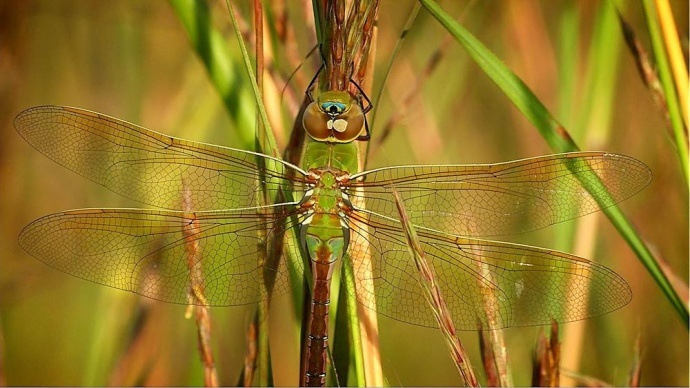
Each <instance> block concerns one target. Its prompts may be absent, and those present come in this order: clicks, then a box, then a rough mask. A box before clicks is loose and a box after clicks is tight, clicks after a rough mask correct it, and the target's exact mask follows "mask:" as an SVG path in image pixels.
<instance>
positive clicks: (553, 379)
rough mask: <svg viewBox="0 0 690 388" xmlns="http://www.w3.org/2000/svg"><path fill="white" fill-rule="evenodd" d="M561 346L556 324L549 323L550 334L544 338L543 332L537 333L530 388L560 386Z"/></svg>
mask: <svg viewBox="0 0 690 388" xmlns="http://www.w3.org/2000/svg"><path fill="white" fill-rule="evenodd" d="M560 361H561V344H560V343H559V342H558V323H557V322H555V321H554V322H552V323H551V334H550V336H549V338H546V335H544V331H540V332H539V338H538V339H537V348H536V350H535V354H534V367H533V369H532V386H534V387H558V386H560Z"/></svg>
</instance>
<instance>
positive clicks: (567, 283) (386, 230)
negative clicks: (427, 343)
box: [345, 213, 632, 330]
mask: <svg viewBox="0 0 690 388" xmlns="http://www.w3.org/2000/svg"><path fill="white" fill-rule="evenodd" d="M350 224H351V226H352V233H353V234H354V236H353V237H352V238H351V241H354V242H355V243H354V244H353V243H352V242H351V245H350V250H349V257H350V258H351V259H350V260H348V261H346V262H345V263H346V264H345V265H351V266H352V267H353V273H354V276H355V279H354V280H355V281H354V283H355V284H356V290H349V292H351V293H352V294H354V295H356V297H357V300H358V302H359V303H361V304H363V305H365V306H367V307H369V308H371V309H374V310H376V311H377V312H379V313H380V314H382V315H385V316H387V317H390V318H393V319H396V320H400V321H403V322H407V323H411V324H416V325H421V326H429V327H436V326H437V325H438V324H437V322H436V320H435V319H434V315H433V312H432V310H431V308H430V307H429V305H428V303H427V302H426V300H425V298H424V294H423V289H422V287H421V285H420V283H419V280H418V279H419V277H420V273H419V271H418V270H417V268H416V267H415V264H414V261H413V259H412V257H411V254H410V253H409V251H408V248H407V246H406V242H405V235H404V234H403V231H402V229H401V226H400V223H399V222H397V221H395V220H392V219H387V218H384V217H380V216H377V215H375V214H363V213H355V214H352V215H351V217H350ZM417 233H418V235H419V240H420V242H421V245H422V248H423V250H424V252H425V253H426V257H427V260H428V262H429V264H430V265H431V267H432V268H433V270H434V272H435V280H436V282H437V284H438V285H439V287H440V289H441V291H442V293H443V297H444V299H445V301H446V304H447V306H448V308H449V310H450V312H451V315H452V318H453V321H454V323H455V326H456V328H457V329H458V330H476V329H478V328H479V327H483V328H490V329H496V328H506V327H517V326H533V325H542V324H549V323H550V322H551V321H552V319H554V320H556V321H558V322H570V321H576V320H580V319H585V318H589V317H594V316H598V315H601V314H605V313H608V312H611V311H613V310H616V309H618V308H620V307H622V306H624V305H625V304H627V303H628V302H629V301H630V299H631V297H632V294H631V291H630V287H629V286H628V284H627V283H626V282H625V280H623V279H622V278H621V277H620V276H618V275H617V274H616V273H615V272H613V271H611V270H609V269H608V268H606V267H604V266H602V265H599V264H596V263H594V262H591V261H587V260H585V259H582V258H579V257H577V256H573V255H569V254H566V253H562V252H557V251H550V250H546V249H542V248H536V247H530V246H524V245H517V244H509V243H503V242H497V241H488V240H478V239H467V238H461V237H454V236H448V235H440V234H437V233H435V232H434V231H432V230H428V229H421V228H420V229H417ZM362 242H364V244H362ZM367 260H370V264H369V263H368V262H367ZM345 272H346V273H347V271H345Z"/></svg>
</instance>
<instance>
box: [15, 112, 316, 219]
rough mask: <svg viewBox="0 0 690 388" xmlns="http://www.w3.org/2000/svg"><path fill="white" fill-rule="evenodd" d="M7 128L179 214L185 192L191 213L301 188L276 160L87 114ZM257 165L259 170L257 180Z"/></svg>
mask: <svg viewBox="0 0 690 388" xmlns="http://www.w3.org/2000/svg"><path fill="white" fill-rule="evenodd" d="M14 125H15V127H16V128H17V131H18V132H19V134H21V135H22V136H23V137H24V139H26V141H27V142H28V143H29V144H31V145H32V146H33V147H34V148H36V149H37V150H38V151H40V152H41V153H43V154H45V155H46V156H48V157H49V158H51V159H53V160H54V161H56V162H57V163H59V164H61V165H63V166H65V167H67V168H68V169H70V170H72V171H74V172H76V173H77V174H79V175H82V176H84V177H86V178H88V179H91V180H92V181H94V182H97V183H99V184H101V185H103V186H105V187H107V188H109V189H111V190H113V191H114V192H116V193H118V194H121V195H123V196H125V197H128V198H131V199H134V200H136V201H139V202H141V203H145V204H149V205H152V206H156V207H159V208H163V209H170V210H181V209H183V206H182V198H183V194H184V193H185V191H186V190H185V187H191V188H193V193H192V194H191V195H192V198H191V200H192V201H193V202H194V206H195V210H199V211H204V210H217V209H234V208H243V207H250V206H255V205H256V204H257V203H256V198H255V195H256V194H257V193H260V192H261V190H260V188H259V181H263V182H265V184H266V188H267V192H268V194H269V195H270V197H271V198H275V193H276V192H277V190H279V188H280V187H281V186H283V185H285V184H287V183H288V181H292V182H293V184H294V186H297V187H295V189H296V190H301V187H302V183H301V182H302V180H301V178H302V177H303V176H304V172H303V171H302V170H301V169H300V168H298V167H296V166H294V165H292V164H289V163H287V162H284V161H281V160H279V159H275V158H271V157H269V156H266V155H262V154H258V153H253V152H249V151H243V150H237V149H232V148H225V147H220V146H215V145H210V144H203V143H196V142H192V141H186V140H182V139H177V138H174V137H170V136H166V135H163V134H161V133H158V132H154V131H150V130H148V129H146V128H142V127H139V126H136V125H134V124H130V123H127V122H124V121H121V120H118V119H115V118H112V117H109V116H106V115H102V114H99V113H95V112H91V111H87V110H82V109H77V108H69V107H62V106H38V107H34V108H30V109H27V110H25V111H23V112H21V113H20V114H19V115H18V116H17V117H16V119H15V121H14ZM259 161H260V162H261V163H262V164H264V165H265V166H266V171H265V174H264V175H261V174H260V170H259V168H258V167H257V163H258V162H259ZM288 175H291V176H294V178H288Z"/></svg>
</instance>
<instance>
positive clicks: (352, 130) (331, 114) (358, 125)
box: [302, 91, 365, 143]
mask: <svg viewBox="0 0 690 388" xmlns="http://www.w3.org/2000/svg"><path fill="white" fill-rule="evenodd" d="M364 120H365V119H364V113H363V112H362V108H361V107H360V106H359V104H358V103H357V101H356V100H355V99H354V98H353V97H352V96H350V94H348V93H346V92H338V91H329V92H323V93H321V94H320V95H319V96H318V98H317V99H316V101H313V102H312V103H311V104H309V106H308V107H307V109H306V110H305V111H304V116H303V117H302V125H304V130H305V131H307V134H308V135H309V137H311V138H312V139H314V140H316V141H323V142H328V143H350V142H352V141H354V140H356V139H357V138H358V137H359V136H360V134H361V133H362V130H363V129H364Z"/></svg>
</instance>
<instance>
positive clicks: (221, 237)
mask: <svg viewBox="0 0 690 388" xmlns="http://www.w3.org/2000/svg"><path fill="white" fill-rule="evenodd" d="M267 226H268V227H269V232H268V234H267V235H265V236H264V237H260V234H259V232H260V231H261V230H262V229H263V228H266V227H267ZM292 227H294V224H292V222H291V221H290V218H289V217H288V218H284V217H277V216H275V215H270V214H269V215H259V214H257V212H256V210H237V211H235V210H232V211H216V212H197V213H183V212H170V211H155V210H143V209H83V210H72V211H67V212H62V213H56V214H52V215H49V216H45V217H43V218H40V219H38V220H36V221H34V222H32V223H31V224H29V225H27V226H26V227H25V228H24V230H23V231H22V232H21V234H20V236H19V243H20V245H21V246H22V247H23V248H24V249H25V250H26V251H27V252H29V253H30V254H31V255H33V256H35V257H36V258H37V259H39V260H41V261H43V262H44V263H46V264H48V265H50V266H52V267H54V268H57V269H59V270H61V271H63V272H66V273H68V274H70V275H74V276H77V277H80V278H83V279H86V280H89V281H92V282H95V283H99V284H103V285H106V286H110V287H114V288H118V289H121V290H126V291H130V292H134V293H137V294H140V295H143V296H146V297H149V298H153V299H157V300H161V301H165V302H171V303H181V304H189V303H193V302H194V300H195V299H190V292H192V288H193V286H194V290H195V291H197V290H198V291H201V292H202V294H203V298H204V299H205V300H206V303H207V304H208V305H212V306H237V305H244V304H249V303H255V302H258V301H260V300H261V299H262V293H261V292H260V291H261V288H262V285H263V284H264V283H268V284H272V290H273V292H272V295H277V294H283V293H285V292H287V290H288V289H289V288H290V280H289V276H288V269H287V266H286V264H285V260H272V261H271V262H267V264H265V265H262V264H261V262H260V253H261V252H262V251H265V250H266V246H267V244H266V242H272V241H277V242H278V243H277V246H278V247H281V246H282V250H283V253H286V252H287V253H291V254H292V255H293V256H294V255H296V256H294V257H300V256H299V249H298V247H297V246H296V244H295V242H294V241H293V240H292V239H289V238H285V239H283V232H284V231H285V230H287V229H289V228H292ZM271 245H273V244H271ZM278 256H279V255H278ZM297 261H299V260H297ZM297 265H298V266H300V267H295V268H297V271H296V274H299V275H301V274H302V272H303V270H302V268H301V261H299V263H297ZM293 276H294V274H293ZM296 285H297V286H299V285H301V281H299V282H298V284H296ZM264 295H265V294H264Z"/></svg>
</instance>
